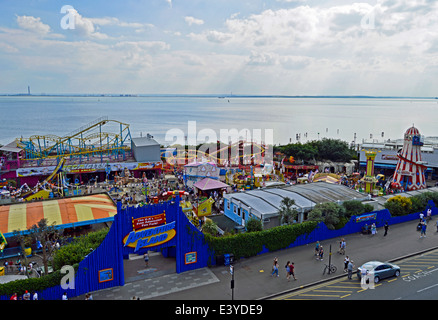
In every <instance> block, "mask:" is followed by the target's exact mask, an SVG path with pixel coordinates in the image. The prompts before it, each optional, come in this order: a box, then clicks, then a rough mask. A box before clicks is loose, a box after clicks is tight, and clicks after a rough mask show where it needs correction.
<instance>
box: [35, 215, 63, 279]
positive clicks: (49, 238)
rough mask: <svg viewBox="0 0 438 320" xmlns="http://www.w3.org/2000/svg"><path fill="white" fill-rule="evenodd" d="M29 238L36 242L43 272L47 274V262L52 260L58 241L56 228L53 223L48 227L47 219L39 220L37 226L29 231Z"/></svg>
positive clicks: (58, 236) (58, 235)
mask: <svg viewBox="0 0 438 320" xmlns="http://www.w3.org/2000/svg"><path fill="white" fill-rule="evenodd" d="M29 231H30V233H29V236H30V237H31V238H33V239H35V241H36V242H37V246H38V247H39V248H41V249H42V255H41V256H40V255H37V254H35V255H36V256H39V257H40V258H41V259H42V261H43V265H44V272H45V273H46V274H47V273H48V270H49V260H50V259H51V258H52V256H53V254H54V253H55V250H56V245H55V244H56V243H57V242H58V241H59V240H60V234H59V230H58V229H57V228H56V224H55V222H53V223H52V224H51V225H48V223H47V219H41V220H40V221H39V222H38V224H37V225H35V224H34V225H33V226H32V227H31V229H30V230H29Z"/></svg>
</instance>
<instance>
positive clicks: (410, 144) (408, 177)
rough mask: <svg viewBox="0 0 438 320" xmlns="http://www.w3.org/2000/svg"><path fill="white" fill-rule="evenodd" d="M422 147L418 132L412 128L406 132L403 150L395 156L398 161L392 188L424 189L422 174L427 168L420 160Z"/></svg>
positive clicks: (406, 189) (424, 181)
mask: <svg viewBox="0 0 438 320" xmlns="http://www.w3.org/2000/svg"><path fill="white" fill-rule="evenodd" d="M422 145H423V142H422V139H421V135H420V132H419V131H418V129H417V128H415V127H414V126H412V127H411V128H409V129H408V130H406V133H405V136H404V143H403V148H402V150H401V151H400V153H398V154H397V156H398V158H399V160H398V163H397V167H396V168H395V172H394V177H393V182H392V187H393V188H398V189H404V190H405V191H412V190H419V189H424V188H426V178H425V176H424V172H425V171H426V169H427V167H426V166H425V165H424V164H423V161H422V160H421V146H422Z"/></svg>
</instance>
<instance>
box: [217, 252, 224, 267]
mask: <svg viewBox="0 0 438 320" xmlns="http://www.w3.org/2000/svg"><path fill="white" fill-rule="evenodd" d="M223 264H224V256H223V255H217V256H216V265H217V266H222V265H223Z"/></svg>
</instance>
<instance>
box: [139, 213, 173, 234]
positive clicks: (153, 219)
mask: <svg viewBox="0 0 438 320" xmlns="http://www.w3.org/2000/svg"><path fill="white" fill-rule="evenodd" d="M165 223H166V213H165V212H163V213H161V214H157V215H155V216H149V217H141V218H137V219H132V228H133V229H134V231H136V230H140V229H145V228H150V227H155V226H159V225H161V224H165Z"/></svg>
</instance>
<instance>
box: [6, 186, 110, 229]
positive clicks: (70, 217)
mask: <svg viewBox="0 0 438 320" xmlns="http://www.w3.org/2000/svg"><path fill="white" fill-rule="evenodd" d="M116 213H117V206H116V205H115V204H114V202H113V201H112V199H111V198H110V197H109V195H107V194H95V195H89V196H82V197H73V198H62V199H56V200H45V201H38V202H25V203H18V204H12V205H5V206H0V232H1V233H3V235H4V236H5V237H8V236H12V234H13V231H14V230H17V231H26V230H28V229H30V228H31V227H32V226H33V225H37V224H38V222H39V221H40V220H41V219H43V218H45V219H47V222H48V224H49V225H51V224H52V223H55V225H57V226H62V227H63V228H69V227H73V226H80V225H86V224H91V223H98V222H104V221H112V220H113V217H114V215H115V214H116Z"/></svg>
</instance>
